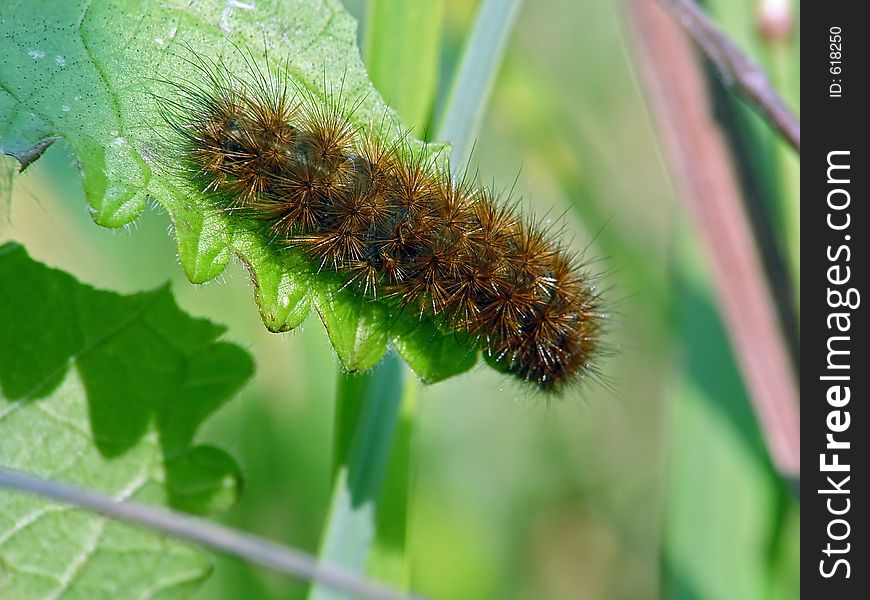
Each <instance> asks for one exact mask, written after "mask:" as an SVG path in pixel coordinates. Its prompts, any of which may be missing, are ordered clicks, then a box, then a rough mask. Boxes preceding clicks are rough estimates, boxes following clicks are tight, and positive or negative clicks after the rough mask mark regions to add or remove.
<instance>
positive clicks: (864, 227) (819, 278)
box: [801, 0, 870, 599]
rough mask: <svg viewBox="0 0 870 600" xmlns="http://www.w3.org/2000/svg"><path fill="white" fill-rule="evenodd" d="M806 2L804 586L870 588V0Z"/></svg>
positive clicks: (845, 592)
mask: <svg viewBox="0 0 870 600" xmlns="http://www.w3.org/2000/svg"><path fill="white" fill-rule="evenodd" d="M801 8H802V14H801V22H802V24H803V25H802V27H801V71H802V72H801V75H802V77H801V87H802V89H801V123H802V130H803V136H802V138H803V139H802V152H801V184H802V185H801V188H802V189H801V264H802V267H805V268H803V269H802V271H803V272H802V275H801V285H802V287H803V289H804V290H806V292H807V293H806V294H802V295H801V313H802V315H803V316H802V318H801V332H802V334H801V337H802V340H801V347H802V350H804V351H805V352H804V351H802V355H803V356H802V358H801V399H802V401H801V438H802V444H801V448H802V457H801V464H802V469H801V471H802V473H801V504H802V507H801V519H802V525H801V585H802V591H803V592H804V593H805V594H806V597H807V598H837V599H847V598H867V597H870V596H868V595H867V594H868V593H870V591H868V590H870V553H868V549H867V548H868V544H870V533H868V531H867V513H868V511H870V506H867V498H868V490H870V481H868V472H867V468H866V464H867V462H868V460H870V459H868V452H870V447H868V446H870V426H868V419H870V415H868V410H867V407H866V404H867V402H868V399H870V398H868V386H867V381H868V379H870V364H868V362H867V356H868V354H867V353H866V352H862V351H861V348H865V349H866V348H867V347H868V345H870V330H868V327H867V318H866V316H865V313H866V312H867V310H866V308H865V307H864V305H863V304H864V303H865V302H870V296H868V295H867V294H868V293H870V290H868V288H867V285H866V281H867V274H868V269H870V255H868V252H867V239H866V238H867V236H870V217H868V211H867V203H868V201H870V195H868V194H870V188H868V180H870V168H868V167H870V164H868V148H870V140H868V138H870V119H868V112H870V94H868V90H870V86H868V81H867V80H868V72H870V52H868V48H870V45H868V41H870V26H868V22H867V20H866V18H865V17H862V15H861V14H860V13H865V14H866V5H865V4H864V3H863V2H854V1H850V0H836V1H833V2H821V1H816V2H804V3H803V4H802V6H801Z"/></svg>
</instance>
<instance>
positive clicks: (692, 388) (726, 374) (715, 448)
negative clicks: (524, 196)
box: [664, 248, 799, 600]
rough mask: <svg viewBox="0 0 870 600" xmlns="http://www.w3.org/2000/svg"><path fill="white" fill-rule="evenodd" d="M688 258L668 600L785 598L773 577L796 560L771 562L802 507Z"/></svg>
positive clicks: (679, 287)
mask: <svg viewBox="0 0 870 600" xmlns="http://www.w3.org/2000/svg"><path fill="white" fill-rule="evenodd" d="M683 250H684V252H683V254H682V260H681V264H680V267H681V271H680V272H679V274H678V276H677V278H676V281H675V282H674V285H675V287H676V292H677V294H676V297H677V298H678V299H679V301H678V306H677V307H676V310H675V313H676V315H677V318H678V324H679V326H680V330H681V333H682V337H683V345H684V349H683V353H684V359H683V362H684V365H683V366H684V371H685V373H686V375H687V376H688V377H687V378H686V379H685V380H683V381H682V382H680V383H679V387H678V393H677V394H676V395H675V398H676V404H675V408H674V415H673V416H672V420H673V425H672V431H673V435H672V446H671V450H670V453H669V454H670V456H671V459H670V468H669V471H670V476H669V480H670V483H669V485H670V489H669V494H668V512H667V521H666V525H665V542H664V543H665V547H664V560H665V566H666V578H665V586H666V589H667V590H668V593H667V594H666V595H665V597H668V598H709V599H710V600H716V599H718V598H721V599H723V600H724V599H730V598H741V599H746V600H763V599H765V598H769V597H771V590H772V588H773V587H774V586H775V585H776V586H779V587H781V588H785V589H787V588H788V585H789V583H788V582H787V581H785V580H779V581H777V578H778V576H779V575H778V573H777V571H780V572H782V573H793V572H794V571H793V570H792V568H793V567H795V566H796V564H795V561H797V560H798V559H799V557H797V556H794V555H793V554H790V553H789V552H788V549H787V546H788V544H789V543H790V541H789V540H788V539H784V544H785V551H784V554H783V556H781V557H779V559H780V564H778V565H776V564H774V562H773V560H772V556H771V555H772V554H774V552H772V549H774V550H775V548H776V544H777V543H778V539H777V538H778V537H779V533H778V532H779V531H780V530H781V529H782V527H783V521H784V519H786V517H787V513H788V511H789V510H790V509H791V507H793V504H794V503H795V502H796V501H795V500H794V499H793V498H792V497H791V495H790V494H788V492H787V490H785V488H784V484H783V482H782V480H781V479H780V477H779V476H778V475H777V473H776V472H775V470H774V469H773V466H772V465H771V462H770V458H769V457H768V453H767V449H766V446H765V444H764V441H763V439H762V434H761V431H760V428H759V425H758V422H757V420H756V417H755V414H754V412H753V409H752V406H751V405H750V403H749V398H748V396H747V393H746V390H745V389H744V387H743V384H742V380H741V378H740V376H739V373H738V370H737V366H736V364H735V361H734V357H733V354H732V352H731V349H730V344H729V343H728V339H727V335H726V332H725V329H724V325H723V323H722V321H721V318H720V316H719V315H718V314H717V312H716V309H715V307H714V303H713V296H712V293H711V292H710V290H709V289H707V287H706V286H707V285H708V284H707V282H706V281H705V279H704V277H705V273H704V270H703V266H702V265H700V264H699V261H698V260H697V258H696V257H697V254H698V253H697V251H696V250H695V249H694V248H683ZM792 543H793V542H792ZM735 574H736V575H735Z"/></svg>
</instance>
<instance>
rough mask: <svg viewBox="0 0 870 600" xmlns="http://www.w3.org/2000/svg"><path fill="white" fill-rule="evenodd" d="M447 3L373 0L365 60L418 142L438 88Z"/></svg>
mask: <svg viewBox="0 0 870 600" xmlns="http://www.w3.org/2000/svg"><path fill="white" fill-rule="evenodd" d="M443 13H444V2H443V0H415V1H414V2H407V1H406V0H369V2H368V8H367V11H366V21H365V22H366V34H365V52H364V58H365V62H366V67H367V68H368V71H369V76H370V77H371V79H372V83H373V84H374V85H375V86H376V87H377V88H378V90H379V91H380V93H381V96H383V97H384V99H385V100H386V101H387V103H388V104H389V105H390V106H391V107H393V108H394V109H395V110H396V112H398V113H399V115H400V116H401V117H402V121H403V122H404V123H405V125H407V126H408V127H410V128H411V129H412V130H413V131H414V133H415V135H416V136H417V137H424V134H425V133H426V131H425V128H426V125H427V123H428V122H429V114H430V112H431V110H432V102H433V100H434V98H435V89H436V86H437V84H438V59H439V57H440V49H441V23H442V19H443Z"/></svg>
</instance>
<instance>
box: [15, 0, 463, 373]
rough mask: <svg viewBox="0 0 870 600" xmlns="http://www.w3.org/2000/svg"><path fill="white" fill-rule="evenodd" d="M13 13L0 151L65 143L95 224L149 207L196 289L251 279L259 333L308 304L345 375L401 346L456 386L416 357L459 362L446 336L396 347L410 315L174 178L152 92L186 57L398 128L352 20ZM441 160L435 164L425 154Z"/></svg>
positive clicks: (102, 1) (177, 3) (179, 9)
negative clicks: (283, 80)
mask: <svg viewBox="0 0 870 600" xmlns="http://www.w3.org/2000/svg"><path fill="white" fill-rule="evenodd" d="M7 4H8V6H6V9H5V10H4V16H3V19H2V20H0V51H2V53H3V56H4V60H3V62H2V63H0V135H2V141H0V152H2V153H6V154H10V155H13V156H15V157H16V158H18V160H19V161H20V162H21V163H22V165H25V164H29V162H31V161H32V160H34V159H35V158H36V157H38V154H39V153H40V151H41V150H42V149H44V147H46V145H47V144H48V143H51V141H53V140H62V141H64V142H66V143H67V144H68V145H69V146H70V147H71V148H72V150H73V152H74V154H75V157H76V160H77V161H78V163H79V166H80V170H81V173H82V185H83V188H84V192H85V197H86V199H87V202H88V204H89V205H90V208H91V211H92V214H93V218H94V220H95V221H96V222H97V223H98V224H100V225H103V226H106V227H120V226H123V225H126V224H128V223H130V222H131V221H133V220H134V219H135V218H136V217H137V216H138V215H139V214H140V212H141V210H142V209H143V207H144V206H145V204H146V202H147V199H148V198H154V199H155V200H156V201H157V202H158V203H159V205H160V206H161V207H162V208H164V209H165V210H166V211H167V212H168V213H169V216H170V218H171V219H172V222H173V225H174V230H175V235H176V238H177V243H178V256H179V259H180V262H181V265H182V267H183V268H184V271H185V273H186V274H187V277H188V278H189V279H190V280H191V281H192V282H195V283H200V282H205V281H208V280H210V279H213V278H215V277H217V276H218V275H219V274H220V273H221V272H222V271H223V270H224V269H225V268H226V266H227V264H228V263H229V261H230V260H231V259H232V257H233V256H236V257H238V258H239V259H240V260H242V262H243V263H244V264H245V265H246V267H247V268H248V270H249V271H250V274H251V279H252V281H253V283H254V297H255V300H256V303H257V306H258V307H259V310H260V314H261V316H262V318H263V322H264V324H265V325H266V327H267V328H268V329H269V330H270V331H276V332H277V331H286V330H288V329H291V328H293V327H296V326H298V325H299V324H300V323H301V322H302V321H303V320H304V319H305V318H306V316H307V315H308V312H309V309H310V307H312V306H313V307H314V308H316V309H317V312H318V314H319V315H320V316H321V317H322V318H323V320H324V323H325V325H326V327H327V331H328V333H329V336H330V340H331V341H332V343H333V346H334V347H335V350H336V352H337V354H338V356H339V358H340V360H341V361H342V364H343V365H344V367H345V368H346V369H347V370H349V371H355V370H361V369H367V368H370V367H371V366H372V365H373V364H375V363H376V362H377V361H378V359H380V357H381V356H382V355H383V353H384V351H385V349H386V347H387V343H388V342H389V341H393V340H395V341H396V342H397V343H399V344H400V345H402V346H403V348H405V350H404V351H403V355H408V354H415V355H416V356H418V359H417V360H416V361H415V363H414V365H413V367H414V369H415V371H416V372H417V373H418V374H419V375H420V376H421V377H423V378H425V379H426V380H427V381H437V380H438V379H440V378H443V377H445V376H448V375H452V374H453V373H454V372H455V370H456V368H457V364H458V363H457V362H456V361H453V360H451V361H449V364H447V365H446V366H444V365H442V364H441V363H440V362H439V361H440V359H441V358H442V357H448V358H451V359H452V356H450V355H451V354H452V353H451V352H438V353H432V354H431V356H430V355H428V354H427V353H426V351H425V344H429V343H434V344H436V345H438V346H441V347H444V348H446V347H448V346H451V345H452V346H454V347H455V351H456V352H458V353H461V354H462V355H463V356H464V355H466V354H467V351H466V350H464V349H462V348H460V347H459V345H458V344H456V343H455V340H454V338H453V336H452V335H450V334H438V335H439V336H440V337H439V339H437V340H433V339H431V338H424V339H421V338H419V337H411V338H408V339H401V340H397V339H396V338H401V337H402V334H400V333H395V332H397V331H398V332H400V331H408V330H411V329H413V325H414V324H415V323H417V322H418V320H417V319H416V317H415V315H413V314H411V313H412V312H413V311H409V314H399V315H397V316H396V317H395V318H393V319H389V320H387V321H386V322H384V320H383V318H382V317H383V312H384V311H385V310H386V309H385V306H384V305H383V304H382V303H381V302H371V301H366V300H364V299H362V298H360V297H359V295H358V294H355V293H352V291H351V290H348V289H341V288H342V282H341V281H340V280H339V279H338V278H337V277H330V276H328V275H327V274H324V273H317V272H316V269H313V268H312V266H311V265H310V264H308V263H307V262H306V261H304V260H302V259H301V258H300V256H299V255H298V254H295V253H294V252H293V251H289V250H286V249H280V248H278V247H276V245H274V244H270V243H269V240H268V239H267V238H266V236H265V235H264V233H263V230H262V227H261V226H260V225H259V224H257V223H255V222H252V221H250V220H246V219H244V218H241V217H239V216H238V215H229V214H227V212H226V211H221V210H220V209H219V208H218V207H216V206H215V205H214V202H213V200H211V199H208V198H206V197H204V196H203V194H202V193H199V192H197V190H196V189H195V188H194V187H193V185H192V184H191V183H190V182H188V181H185V180H183V179H182V177H180V176H179V175H180V169H178V165H174V164H172V158H171V152H167V150H166V140H165V137H166V133H167V132H166V130H165V125H164V123H163V122H162V120H161V118H160V116H159V113H158V100H157V98H156V96H157V95H159V94H162V95H164V96H166V95H167V94H172V90H171V89H166V88H167V86H165V85H163V86H161V84H160V83H159V81H158V80H174V81H180V80H190V79H191V78H193V77H195V75H194V73H192V72H191V71H192V70H193V69H192V68H191V66H190V63H189V62H188V61H189V60H190V58H191V53H193V54H198V55H202V56H207V57H209V58H210V59H214V60H217V61H222V62H223V63H224V64H225V65H226V66H227V68H228V69H229V70H230V71H231V72H234V73H236V72H237V73H239V74H240V75H244V74H245V73H247V72H248V70H249V68H250V67H249V65H246V64H245V61H246V60H249V61H251V62H253V63H255V64H256V65H257V66H258V67H259V68H261V69H265V68H269V67H267V65H266V59H265V58H263V54H264V53H263V47H264V43H265V44H266V46H267V47H268V51H269V52H268V55H269V59H270V60H271V61H272V64H271V68H272V70H273V71H274V70H277V69H278V68H286V71H287V73H288V76H289V77H291V78H292V79H294V80H295V81H296V82H297V83H298V84H299V85H301V86H303V87H305V88H307V89H308V90H310V91H311V93H312V94H314V95H315V96H319V97H321V98H323V97H325V94H326V92H325V89H339V88H340V89H341V90H342V95H343V97H344V98H347V99H348V101H349V102H351V103H353V102H354V101H356V100H357V99H360V101H359V108H358V110H357V111H356V112H355V114H354V117H353V118H354V120H355V121H356V122H357V123H358V124H360V125H364V124H367V123H370V122H380V121H382V120H383V118H384V115H387V117H388V119H389V120H395V119H396V117H395V114H394V113H393V111H391V110H390V109H388V108H387V106H386V105H385V104H384V102H383V101H382V100H381V98H380V96H379V95H378V94H377V92H376V91H375V90H374V88H373V87H372V85H371V83H370V82H369V80H368V77H367V75H366V72H365V68H364V67H363V65H362V61H361V59H360V56H359V51H358V49H357V46H356V31H355V30H356V22H355V21H354V20H353V19H352V18H351V17H350V16H349V15H348V14H347V13H346V12H345V10H344V8H343V7H342V6H341V4H340V3H339V2H338V1H337V0H287V1H282V2H279V1H278V0H258V2H256V3H253V2H251V3H250V4H248V3H241V2H236V3H217V2H209V3H191V2H187V1H186V0H168V1H166V0H161V1H158V0H145V1H140V0H71V1H68V2H56V1H54V0H16V1H13V2H11V3H7ZM264 40H265V42H264ZM248 52H249V53H250V55H251V56H248V57H246V55H245V53H248ZM421 147H422V146H421ZM439 148H440V147H438V146H432V147H430V148H429V149H428V151H430V152H431V153H433V155H434V153H435V152H437V151H438V150H439ZM460 363H461V366H463V367H466V366H470V364H471V362H470V361H465V362H461V361H460Z"/></svg>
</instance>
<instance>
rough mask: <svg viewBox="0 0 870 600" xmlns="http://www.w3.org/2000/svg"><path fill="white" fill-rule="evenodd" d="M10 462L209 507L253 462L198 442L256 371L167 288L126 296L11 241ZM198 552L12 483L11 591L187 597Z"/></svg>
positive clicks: (6, 282) (2, 434) (7, 552)
mask: <svg viewBox="0 0 870 600" xmlns="http://www.w3.org/2000/svg"><path fill="white" fill-rule="evenodd" d="M0 314H2V315H3V317H4V318H3V319H0V340H2V343H0V386H2V394H0V463H2V464H3V465H4V466H5V467H9V468H13V469H18V470H21V471H26V472H29V473H33V474H36V475H39V476H41V477H45V478H52V479H59V480H63V481H67V482H70V483H75V484H78V485H81V486H84V487H87V488H90V489H95V490H100V491H103V492H106V493H108V494H111V495H112V496H114V497H116V498H124V499H126V498H136V499H137V500H141V501H144V502H149V503H152V504H168V505H170V506H173V507H176V508H180V509H183V510H186V511H189V512H194V513H206V512H213V511H215V510H222V509H224V508H226V507H227V506H229V505H230V504H232V503H234V502H235V500H236V498H237V495H238V492H239V489H240V487H241V475H240V470H239V467H238V465H237V464H236V462H235V461H234V460H233V459H232V458H231V457H230V456H229V455H228V454H227V453H226V452H224V451H223V450H220V449H218V448H215V447H213V446H206V445H194V441H193V440H194V437H195V435H196V431H197V429H198V428H199V426H200V424H201V423H202V421H203V420H204V419H205V418H206V417H208V416H209V415H210V414H212V413H213V412H214V411H215V410H217V409H218V408H219V407H220V406H221V405H222V404H223V403H224V402H226V401H227V400H228V399H229V398H230V397H231V396H232V395H233V394H234V393H235V392H236V391H237V390H238V389H239V387H240V386H241V385H242V384H243V383H244V382H245V381H246V380H247V379H248V378H249V377H250V375H251V372H252V363H251V359H250V357H249V356H248V354H247V353H246V352H245V351H244V350H242V349H241V348H239V347H238V346H235V345H233V344H228V343H225V342H218V341H216V340H217V338H218V337H219V336H220V335H221V334H222V333H223V331H224V330H223V328H221V327H219V326H216V325H214V324H212V323H210V322H208V321H205V320H202V319H194V318H191V317H189V316H188V315H186V314H184V313H183V312H181V311H180V310H179V309H178V307H177V306H176V305H175V302H174V300H173V299H172V296H171V294H170V293H169V290H168V289H167V288H165V287H164V288H160V289H157V290H155V291H153V292H144V293H140V294H135V295H132V296H120V295H117V294H114V293H111V292H103V291H98V290H95V289H93V288H91V287H88V286H85V285H82V284H80V283H78V282H77V281H76V280H75V279H73V278H72V277H71V276H70V275H67V274H66V273H63V272H60V271H56V270H53V269H49V268H48V267H46V266H44V265H42V264H40V263H37V262H35V261H33V260H32V259H30V258H29V257H28V256H27V254H26V252H25V251H24V249H23V248H22V247H21V246H18V245H16V244H5V245H3V246H0ZM209 572H210V566H209V564H208V561H207V560H206V559H205V557H204V556H203V555H202V554H201V553H200V552H198V551H194V550H193V549H191V548H189V547H187V546H184V545H182V544H179V543H176V542H172V541H169V540H166V539H164V538H163V537H162V536H159V535H154V534H152V533H150V532H147V531H143V530H141V529H138V528H133V527H130V526H127V525H122V524H119V523H116V522H112V521H109V520H107V519H105V518H103V517H100V516H97V515H92V514H88V513H83V512H80V511H77V510H75V509H72V508H68V507H59V506H57V505H54V504H51V503H48V502H44V501H41V500H38V499H34V498H32V497H29V496H20V495H16V494H10V493H2V494H0V596H2V597H4V598H6V597H8V598H37V597H40V598H41V597H49V596H55V595H60V594H65V595H66V596H68V597H75V598H94V597H120V596H124V597H146V596H147V597H152V596H157V597H173V598H174V597H182V596H186V595H187V594H188V593H189V592H190V591H192V589H194V588H195V587H196V586H197V585H198V583H199V582H201V581H202V580H203V579H204V578H205V577H206V576H207V575H208V573H209Z"/></svg>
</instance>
